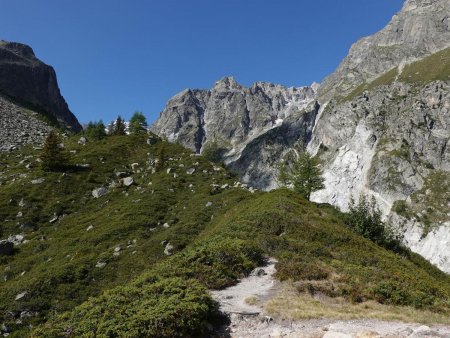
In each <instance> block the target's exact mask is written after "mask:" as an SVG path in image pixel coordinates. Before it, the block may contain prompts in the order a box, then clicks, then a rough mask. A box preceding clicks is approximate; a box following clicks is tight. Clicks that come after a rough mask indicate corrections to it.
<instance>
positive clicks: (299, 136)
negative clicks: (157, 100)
mask: <svg viewBox="0 0 450 338" xmlns="http://www.w3.org/2000/svg"><path fill="white" fill-rule="evenodd" d="M316 90H317V85H313V86H311V87H300V88H286V87H283V86H280V85H274V84H271V83H266V82H257V83H254V84H253V85H252V86H251V87H250V88H246V87H244V86H242V85H240V84H238V83H237V82H236V81H235V80H234V79H233V78H232V77H225V78H223V79H221V80H220V81H217V82H216V84H215V85H214V87H213V88H212V89H211V90H189V89H188V90H184V91H183V92H181V93H179V94H178V95H176V96H174V97H173V98H172V99H171V100H170V101H169V102H168V103H167V106H166V108H165V109H164V111H163V112H162V113H161V116H160V118H159V119H158V121H156V123H155V124H154V125H153V126H152V127H151V130H152V131H153V132H155V133H157V134H159V135H161V136H165V137H167V138H168V140H169V141H172V142H180V143H181V144H182V145H184V146H186V147H188V148H190V149H192V150H195V151H196V152H198V153H200V152H203V151H205V150H206V149H208V148H209V149H210V148H216V149H217V150H220V152H221V156H222V159H223V160H224V161H225V163H226V164H227V165H229V166H230V167H232V168H234V169H235V170H236V171H237V172H238V173H239V174H240V176H241V178H242V180H243V181H245V182H247V183H251V184H252V185H254V186H256V187H258V188H265V189H267V188H271V187H274V184H275V183H274V177H275V173H276V169H275V164H276V163H277V161H279V159H280V157H281V156H282V154H283V153H284V152H285V151H286V149H288V148H290V147H292V146H293V145H294V144H295V143H297V142H300V143H301V144H306V143H307V142H308V141H309V139H310V137H311V131H312V127H313V125H314V121H315V116H316V114H317V110H318V106H317V105H316V104H315V94H316Z"/></svg>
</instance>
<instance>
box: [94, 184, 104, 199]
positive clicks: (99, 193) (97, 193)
mask: <svg viewBox="0 0 450 338" xmlns="http://www.w3.org/2000/svg"><path fill="white" fill-rule="evenodd" d="M107 193H108V189H106V188H105V187H100V188H97V189H94V190H92V196H93V197H94V198H100V197H102V196H105V195H106V194H107Z"/></svg>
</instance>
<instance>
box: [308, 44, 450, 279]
mask: <svg viewBox="0 0 450 338" xmlns="http://www.w3.org/2000/svg"><path fill="white" fill-rule="evenodd" d="M364 89H365V90H364ZM449 146H450V49H445V50H443V51H440V52H438V53H435V54H433V55H431V56H429V57H425V58H423V59H422V60H419V61H416V62H413V63H410V64H408V65H404V66H402V67H401V68H400V67H399V68H398V69H394V70H393V71H389V72H387V73H386V74H383V75H382V76H381V77H379V78H378V79H376V80H375V81H373V82H372V83H370V84H368V85H367V86H366V87H365V88H362V89H361V91H360V92H357V91H355V92H353V93H352V94H350V95H349V96H347V97H344V98H342V97H340V98H337V99H333V100H331V101H330V102H329V103H328V104H327V106H326V109H324V112H323V114H321V116H320V119H319V120H318V121H317V124H316V126H315V129H314V133H313V138H312V140H311V142H310V144H309V145H308V150H309V151H310V152H311V153H313V154H317V155H318V156H320V157H321V158H322V160H323V162H324V163H325V165H324V169H325V175H324V176H325V179H326V182H325V185H326V188H325V189H324V190H321V191H318V192H316V193H314V194H313V195H312V199H313V200H314V201H317V202H328V203H332V204H334V205H337V206H339V207H340V208H341V209H343V210H346V209H347V208H348V204H349V201H350V199H351V198H352V197H353V198H355V199H357V198H358V197H359V196H360V195H361V194H366V195H372V196H374V197H375V198H376V200H377V202H378V205H379V206H380V208H381V210H382V211H383V213H384V215H385V216H386V217H387V218H389V219H390V220H391V223H392V224H394V225H396V226H397V227H398V228H399V229H400V230H401V231H403V232H404V233H405V242H406V243H407V244H408V245H409V246H410V247H411V248H413V249H414V250H416V251H418V252H419V253H421V254H422V255H423V256H424V257H425V258H428V259H430V260H431V261H433V262H434V263H435V264H438V266H440V267H441V268H442V269H443V270H445V271H450V242H449V241H447V240H446V239H448V238H450V227H449V223H448V222H447V221H448V218H449V217H450V203H449V202H450V195H449V194H448V193H447V190H448V189H447V188H450V187H448V186H447V183H446V182H450V147H449ZM445 187H447V188H445ZM418 233H420V236H418Z"/></svg>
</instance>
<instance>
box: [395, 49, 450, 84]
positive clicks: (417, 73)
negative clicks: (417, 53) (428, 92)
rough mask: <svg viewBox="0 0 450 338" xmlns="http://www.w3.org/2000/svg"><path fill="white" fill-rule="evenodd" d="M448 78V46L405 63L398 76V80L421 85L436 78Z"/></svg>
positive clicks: (449, 75)
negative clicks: (420, 58)
mask: <svg viewBox="0 0 450 338" xmlns="http://www.w3.org/2000/svg"><path fill="white" fill-rule="evenodd" d="M449 79H450V48H447V49H444V50H442V51H440V52H437V53H434V54H432V55H430V56H428V57H426V58H424V59H422V60H419V61H416V62H413V63H411V64H408V65H406V66H405V68H404V69H403V71H402V73H401V74H400V76H399V81H401V82H405V83H412V84H415V85H419V84H420V85H423V84H427V83H429V82H432V81H438V80H440V81H448V80H449Z"/></svg>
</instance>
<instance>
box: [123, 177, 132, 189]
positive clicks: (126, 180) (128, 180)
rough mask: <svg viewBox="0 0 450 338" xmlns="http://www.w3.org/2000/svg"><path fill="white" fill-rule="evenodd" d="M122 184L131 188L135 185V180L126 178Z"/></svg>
mask: <svg viewBox="0 0 450 338" xmlns="http://www.w3.org/2000/svg"><path fill="white" fill-rule="evenodd" d="M122 183H123V185H124V186H126V187H129V186H130V185H133V184H134V179H133V177H125V178H124V179H122Z"/></svg>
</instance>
